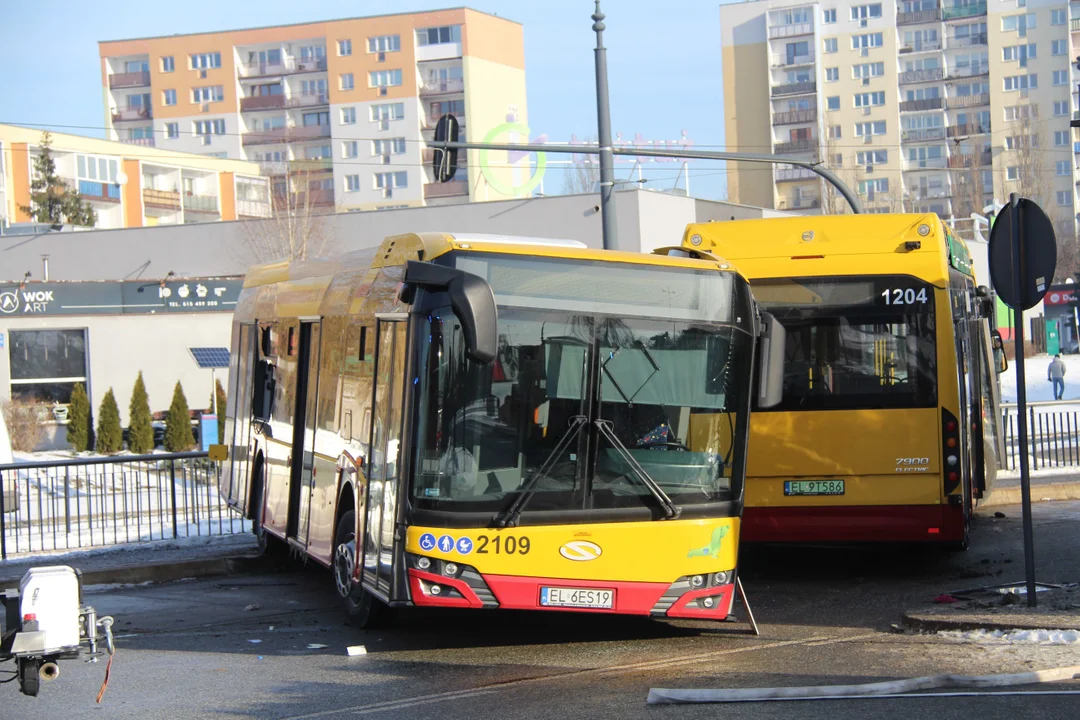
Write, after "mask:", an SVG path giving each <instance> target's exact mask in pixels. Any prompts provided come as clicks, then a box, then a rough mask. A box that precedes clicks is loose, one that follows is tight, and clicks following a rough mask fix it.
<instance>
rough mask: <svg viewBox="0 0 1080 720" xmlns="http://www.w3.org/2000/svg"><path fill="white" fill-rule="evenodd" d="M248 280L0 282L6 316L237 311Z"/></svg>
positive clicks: (1, 308) (1, 307) (0, 312)
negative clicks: (11, 284)
mask: <svg viewBox="0 0 1080 720" xmlns="http://www.w3.org/2000/svg"><path fill="white" fill-rule="evenodd" d="M242 285H243V280H240V279H237V278H229V279H217V280H208V279H201V280H189V281H176V282H167V283H164V284H161V283H160V282H150V283H147V282H70V283H27V284H26V285H25V286H17V285H16V286H8V287H3V286H0V317H5V316H7V317H15V316H25V315H120V314H131V313H145V314H153V313H159V312H207V311H210V312H213V311H218V312H221V311H224V312H232V311H233V309H234V308H235V306H236V301H237V298H239V296H240V288H241V286H242Z"/></svg>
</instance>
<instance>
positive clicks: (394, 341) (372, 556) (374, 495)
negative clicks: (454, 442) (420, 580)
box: [364, 314, 408, 597]
mask: <svg viewBox="0 0 1080 720" xmlns="http://www.w3.org/2000/svg"><path fill="white" fill-rule="evenodd" d="M407 321H408V315H406V314H393V315H379V316H377V318H376V325H375V389H374V400H373V403H372V418H373V422H372V424H371V425H372V430H371V450H370V452H369V453H368V457H369V458H370V463H371V464H370V467H369V471H370V472H369V475H368V503H367V532H366V533H365V537H364V582H365V584H368V585H370V586H371V587H372V588H373V589H375V590H376V591H377V592H378V593H379V594H380V595H383V596H387V597H389V595H390V592H391V587H392V584H393V570H394V567H393V564H394V557H395V553H394V529H395V528H394V525H395V517H396V515H397V506H398V493H399V492H400V491H401V487H400V486H401V483H400V482H399V470H400V467H401V462H400V460H401V433H402V427H401V423H402V417H403V415H402V405H403V402H404V394H405V341H406V331H407V328H408V322H407Z"/></svg>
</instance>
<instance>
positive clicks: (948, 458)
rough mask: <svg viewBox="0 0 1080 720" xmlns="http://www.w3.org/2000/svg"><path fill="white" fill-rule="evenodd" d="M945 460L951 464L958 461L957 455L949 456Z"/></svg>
mask: <svg viewBox="0 0 1080 720" xmlns="http://www.w3.org/2000/svg"><path fill="white" fill-rule="evenodd" d="M945 462H947V463H949V464H950V465H956V463H957V459H956V456H955V455H950V456H948V457H947V458H945Z"/></svg>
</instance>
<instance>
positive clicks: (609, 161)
mask: <svg viewBox="0 0 1080 720" xmlns="http://www.w3.org/2000/svg"><path fill="white" fill-rule="evenodd" d="M592 19H593V26H592V29H593V31H594V32H595V33H596V49H595V50H594V52H595V54H596V123H597V140H598V141H599V143H598V144H599V146H600V147H599V150H600V223H601V226H602V227H603V234H604V249H605V250H614V249H615V248H616V246H617V245H618V242H619V241H618V228H617V225H616V221H615V159H614V157H613V156H612V153H611V150H612V147H611V108H610V104H609V103H608V82H607V48H605V47H604V13H602V12H600V0H596V12H594V13H593V15H592Z"/></svg>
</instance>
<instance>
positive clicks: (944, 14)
mask: <svg viewBox="0 0 1080 720" xmlns="http://www.w3.org/2000/svg"><path fill="white" fill-rule="evenodd" d="M985 14H986V3H980V4H978V5H965V6H963V7H958V6H954V7H947V8H945V9H943V10H942V11H941V19H942V20H944V21H945V22H949V21H950V20H963V19H965V18H971V17H976V16H978V15H985Z"/></svg>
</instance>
